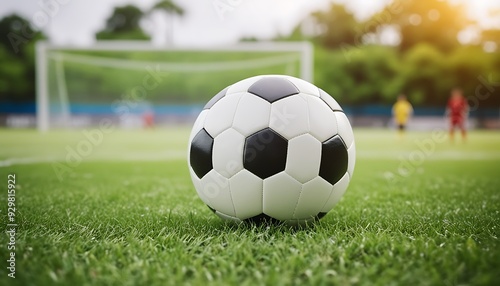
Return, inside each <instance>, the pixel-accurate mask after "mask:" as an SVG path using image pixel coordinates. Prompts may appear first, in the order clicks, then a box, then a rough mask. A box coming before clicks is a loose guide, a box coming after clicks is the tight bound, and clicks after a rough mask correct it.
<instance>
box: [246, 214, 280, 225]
mask: <svg viewBox="0 0 500 286" xmlns="http://www.w3.org/2000/svg"><path fill="white" fill-rule="evenodd" d="M243 222H244V223H248V224H255V225H261V224H275V225H278V224H280V223H281V221H279V220H277V219H275V218H272V217H270V216H268V215H266V214H260V215H256V216H253V217H250V218H247V219H244V220H243Z"/></svg>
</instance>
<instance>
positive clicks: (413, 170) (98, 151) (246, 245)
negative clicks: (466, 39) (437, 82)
mask: <svg viewBox="0 0 500 286" xmlns="http://www.w3.org/2000/svg"><path fill="white" fill-rule="evenodd" d="M188 134H189V128H170V129H163V130H151V131H114V132H112V133H109V134H104V136H103V140H102V143H100V144H97V145H95V146H94V145H93V147H92V150H91V152H89V153H90V154H89V155H88V156H83V157H82V160H81V162H76V163H75V166H74V167H71V168H70V169H71V172H65V173H64V174H63V176H62V180H59V178H58V176H57V175H56V173H55V172H54V169H53V164H52V161H53V160H57V161H59V162H61V163H64V160H65V156H67V154H68V149H67V148H70V149H71V148H73V149H75V148H76V146H78V144H79V142H81V141H82V140H86V138H85V136H84V135H83V134H82V132H79V131H76V132H61V131H59V132H57V131H54V132H50V133H47V134H43V135H41V134H38V133H36V132H35V131H19V130H0V178H2V181H3V185H2V188H1V189H2V190H3V191H2V194H1V195H0V210H1V211H2V212H1V213H0V215H1V219H2V227H4V226H6V224H7V216H6V209H7V190H6V187H7V174H11V173H15V174H16V184H17V189H16V222H17V224H18V225H19V226H18V229H17V237H16V278H15V279H11V278H9V277H7V270H6V267H7V262H6V260H7V259H8V250H7V247H6V244H7V239H8V237H7V236H6V235H2V236H1V237H0V261H1V262H0V266H1V267H0V275H1V276H0V284H1V285H184V284H185V285H200V284H205V285H224V284H238V285H255V284H270V285H288V284H297V285H298V284H301V285H302V284H310V285H322V284H323V285H328V284H338V285H373V284H377V285H405V284H406V285H459V284H460V285H465V284H467V285H498V284H500V272H499V271H498V269H500V242H499V236H500V207H499V206H500V176H499V175H500V148H499V146H500V133H498V132H480V131H476V132H472V133H471V134H470V137H469V140H468V142H467V143H465V144H462V143H461V142H460V141H459V140H457V143H455V144H453V145H452V144H450V143H449V141H448V140H444V141H443V142H437V141H436V140H434V141H433V140H432V138H433V137H432V134H431V133H425V132H421V133H409V134H408V135H407V136H406V138H404V139H403V140H399V139H398V138H397V136H396V134H395V132H393V131H389V130H355V137H356V144H357V151H358V156H357V163H356V169H355V172H354V177H353V180H352V182H351V184H350V186H349V188H348V190H347V192H346V194H345V195H344V198H343V199H342V200H341V201H340V203H339V204H338V205H337V206H336V207H335V208H334V209H333V210H332V211H331V212H330V213H329V214H328V215H327V216H326V217H325V218H324V219H322V220H321V221H320V222H318V223H317V224H316V225H315V226H313V227H310V228H306V229H289V228H288V227H283V226H277V227H276V226H271V227H266V226H264V227H251V226H245V225H240V226H236V225H232V224H226V223H224V222H223V221H221V220H220V219H219V218H218V217H216V216H215V215H213V214H212V213H211V212H210V210H208V208H207V207H206V206H205V205H204V204H203V203H202V202H201V200H200V199H198V197H197V195H196V192H195V190H194V188H193V186H192V184H191V181H190V178H189V173H188V171H187V164H186V160H185V159H186V148H187V137H188ZM445 134H446V133H443V132H441V133H440V135H445ZM422 142H427V143H426V144H431V145H432V148H430V147H429V148H430V149H426V148H423V147H422V146H431V145H425V144H424V143H422ZM429 142H430V143H429ZM429 150H430V151H429ZM412 154H413V155H412ZM422 154H423V155H422Z"/></svg>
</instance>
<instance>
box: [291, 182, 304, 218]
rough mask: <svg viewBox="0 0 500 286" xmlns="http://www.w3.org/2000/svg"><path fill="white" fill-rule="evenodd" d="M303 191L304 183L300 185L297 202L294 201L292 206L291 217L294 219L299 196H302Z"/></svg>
mask: <svg viewBox="0 0 500 286" xmlns="http://www.w3.org/2000/svg"><path fill="white" fill-rule="evenodd" d="M303 191H304V185H303V184H302V186H301V187H300V193H299V197H298V198H297V202H296V203H295V207H294V208H293V214H292V219H294V217H295V213H296V212H297V207H298V206H299V201H300V197H302V192H303ZM296 219H297V218H296Z"/></svg>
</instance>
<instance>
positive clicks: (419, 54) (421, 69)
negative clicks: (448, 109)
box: [397, 43, 454, 106]
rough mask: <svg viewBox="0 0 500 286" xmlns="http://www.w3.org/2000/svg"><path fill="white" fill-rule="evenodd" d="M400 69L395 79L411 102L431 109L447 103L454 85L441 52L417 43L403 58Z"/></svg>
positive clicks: (428, 45) (429, 45) (430, 46)
mask: <svg viewBox="0 0 500 286" xmlns="http://www.w3.org/2000/svg"><path fill="white" fill-rule="evenodd" d="M401 67H402V70H401V73H400V75H399V76H398V79H397V80H398V82H399V83H400V90H401V91H402V92H404V93H406V94H407V95H408V97H409V98H410V101H412V102H414V103H416V104H424V105H434V106H436V105H438V106H439V105H441V106H442V105H443V104H444V103H445V102H446V100H447V98H448V95H449V92H450V90H451V88H453V87H454V82H453V79H452V78H451V77H450V73H449V71H447V70H446V58H445V54H444V53H443V52H441V51H439V50H438V49H437V48H436V47H435V46H433V45H431V44H428V43H420V44H418V45H415V46H414V47H412V48H411V49H410V50H408V51H407V52H406V53H405V54H404V55H403V59H402V62H401Z"/></svg>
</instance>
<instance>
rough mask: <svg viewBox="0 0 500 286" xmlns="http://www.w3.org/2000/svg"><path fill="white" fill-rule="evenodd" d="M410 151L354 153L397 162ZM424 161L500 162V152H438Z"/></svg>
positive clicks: (362, 157) (365, 157) (363, 156)
mask: <svg viewBox="0 0 500 286" xmlns="http://www.w3.org/2000/svg"><path fill="white" fill-rule="evenodd" d="M414 151H415V150H412V151H406V152H405V151H397V152H391V151H358V152H357V153H356V157H357V158H361V159H381V160H384V159H385V160H399V159H400V158H401V157H405V158H406V157H408V155H409V154H411V153H412V152H414ZM426 160H431V161H439V160H450V161H460V160H479V161H491V160H500V152H476V151H474V152H467V151H463V152H461V151H439V152H434V153H433V154H430V155H429V156H427V157H426Z"/></svg>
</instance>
